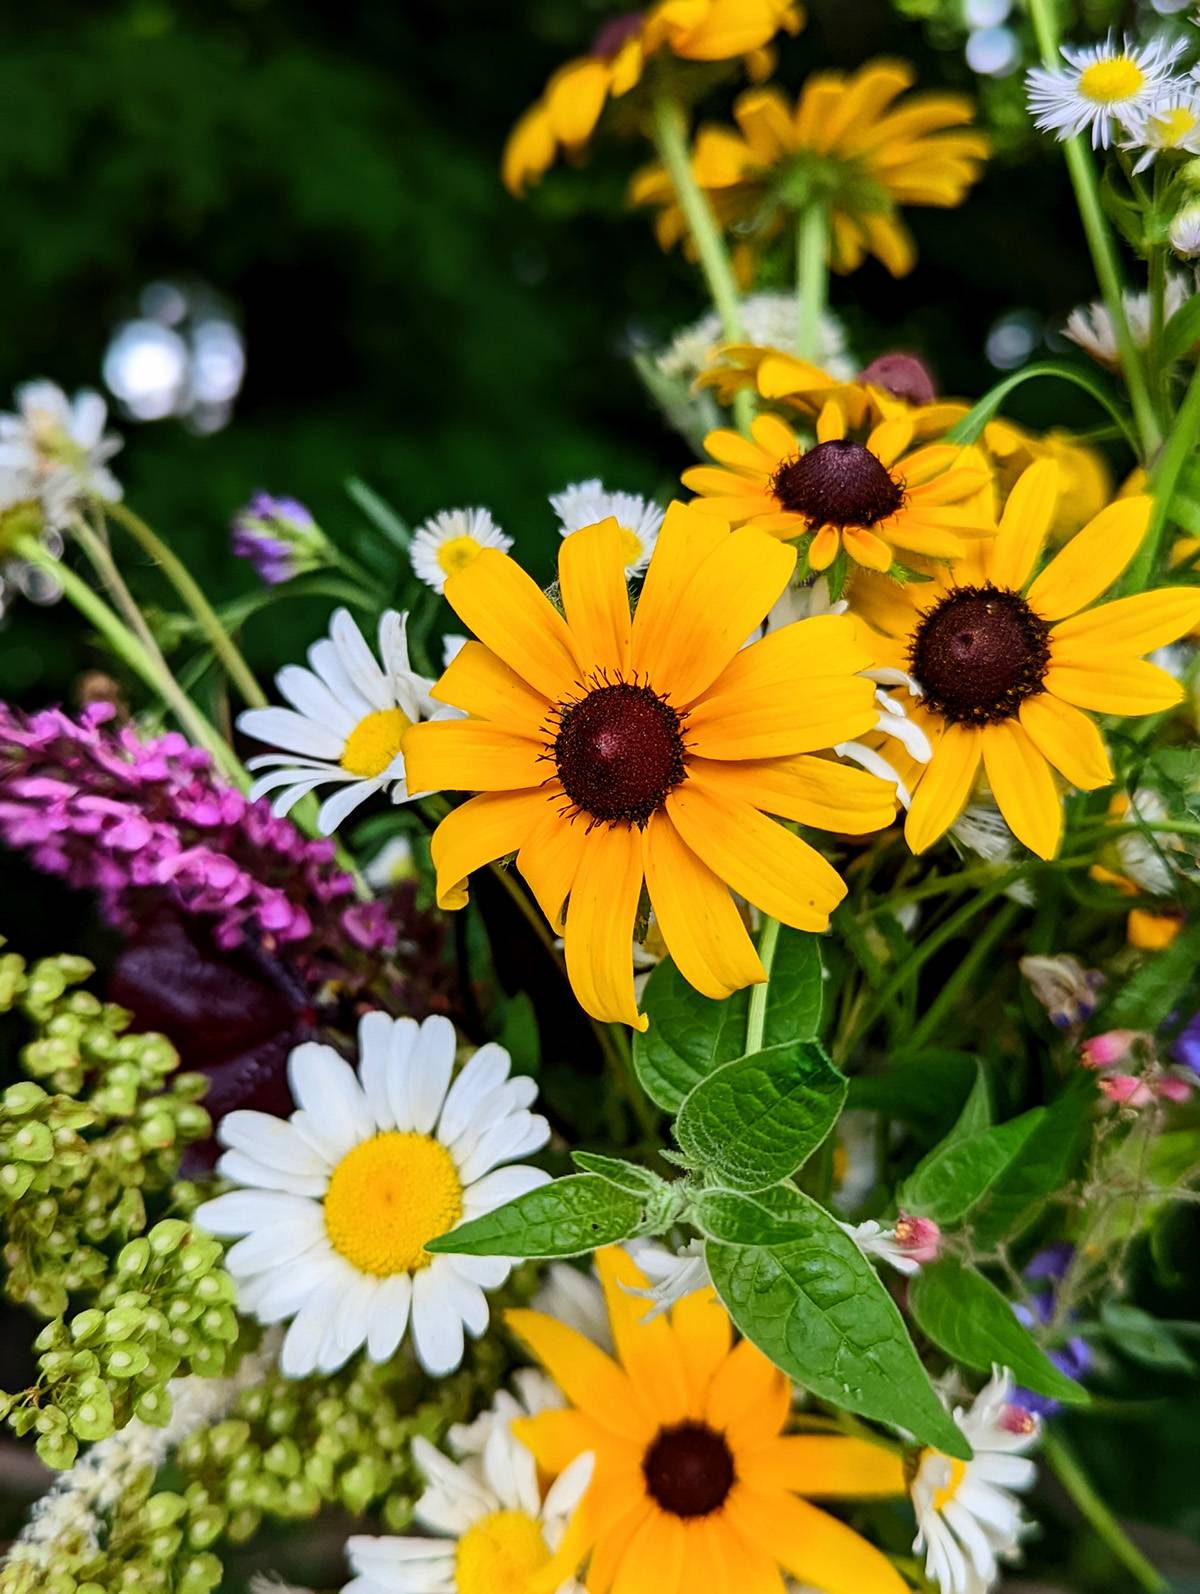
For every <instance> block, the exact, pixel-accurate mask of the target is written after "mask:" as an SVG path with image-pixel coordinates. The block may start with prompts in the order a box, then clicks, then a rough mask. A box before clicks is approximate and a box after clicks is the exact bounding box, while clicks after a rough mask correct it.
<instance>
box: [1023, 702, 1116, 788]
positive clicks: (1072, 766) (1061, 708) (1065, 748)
mask: <svg viewBox="0 0 1200 1594" xmlns="http://www.w3.org/2000/svg"><path fill="white" fill-rule="evenodd" d="M1020 718H1021V724H1022V726H1023V727H1024V729H1025V734H1026V735H1027V736H1028V737H1029V740H1030V741H1031V742H1032V743H1033V745H1034V746H1035V747H1036V748H1037V750H1038V752H1039V753H1041V755H1042V757H1043V758H1048V759H1049V760H1050V762H1051V763H1052V764H1053V765H1054V767H1055V769H1057V770H1058V771H1059V772H1060V773H1061V774H1063V775H1065V776H1066V778H1067V779H1068V780H1069V781H1070V782H1071V784H1072V786H1077V787H1078V788H1079V790H1080V791H1095V790H1096V788H1097V787H1099V786H1107V785H1109V783H1110V782H1111V781H1112V780H1113V769H1112V765H1111V763H1110V762H1109V759H1108V750H1107V748H1106V747H1105V745H1104V738H1103V736H1101V734H1100V731H1099V729H1098V727H1097V726H1096V725H1095V723H1094V722H1093V721H1092V720H1090V719H1089V718H1088V717H1087V715H1086V714H1083V713H1081V712H1080V710H1079V709H1077V708H1072V707H1071V705H1070V704H1069V703H1064V702H1062V700H1061V699H1060V698H1057V697H1055V696H1054V695H1053V694H1052V693H1050V692H1039V693H1038V695H1037V696H1036V697H1030V698H1026V700H1025V702H1024V703H1022V704H1021V712H1020Z"/></svg>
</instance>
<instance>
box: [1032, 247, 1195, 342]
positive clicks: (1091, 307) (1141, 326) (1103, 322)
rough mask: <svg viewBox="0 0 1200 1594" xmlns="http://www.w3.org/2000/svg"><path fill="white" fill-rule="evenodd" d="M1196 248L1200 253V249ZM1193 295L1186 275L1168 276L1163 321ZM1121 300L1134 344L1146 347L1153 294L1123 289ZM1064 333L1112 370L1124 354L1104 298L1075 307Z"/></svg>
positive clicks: (1148, 340)
mask: <svg viewBox="0 0 1200 1594" xmlns="http://www.w3.org/2000/svg"><path fill="white" fill-rule="evenodd" d="M1177 219H1178V218H1177ZM1172 247H1174V246H1173V245H1172ZM1197 252H1198V253H1200V249H1198V251H1197ZM1191 296H1192V290H1191V288H1190V287H1189V286H1188V283H1187V281H1186V279H1185V278H1183V277H1178V276H1172V277H1168V278H1167V285H1166V291H1165V293H1164V294H1163V321H1164V323H1165V322H1167V321H1169V320H1170V319H1171V317H1172V316H1173V315H1174V314H1175V312H1176V310H1178V309H1179V308H1180V306H1181V305H1183V304H1185V303H1186V302H1187V300H1188V299H1190V298H1191ZM1121 302H1122V304H1123V305H1124V307H1125V319H1126V320H1127V321H1128V322H1129V331H1130V333H1131V334H1132V337H1133V342H1134V347H1135V348H1138V349H1144V348H1146V347H1147V346H1148V345H1149V342H1150V295H1149V294H1148V293H1124V294H1122V295H1121ZM1063 333H1064V335H1065V336H1066V337H1068V338H1070V340H1071V342H1072V343H1077V344H1078V345H1079V347H1080V348H1081V349H1083V350H1084V351H1085V352H1086V353H1087V354H1090V355H1091V357H1092V359H1093V360H1095V361H1096V363H1097V364H1098V365H1105V366H1107V367H1108V368H1109V369H1110V370H1112V371H1115V370H1116V369H1117V367H1118V366H1119V365H1120V363H1121V355H1120V351H1119V350H1118V348H1117V333H1116V328H1115V327H1114V326H1113V319H1112V316H1111V315H1110V314H1109V311H1108V307H1107V305H1106V304H1105V303H1104V300H1103V299H1095V300H1093V301H1092V303H1091V304H1081V305H1079V306H1077V307H1076V308H1075V309H1074V310H1072V311H1071V314H1070V315H1069V316H1068V317H1067V323H1066V325H1065V326H1064V327H1063Z"/></svg>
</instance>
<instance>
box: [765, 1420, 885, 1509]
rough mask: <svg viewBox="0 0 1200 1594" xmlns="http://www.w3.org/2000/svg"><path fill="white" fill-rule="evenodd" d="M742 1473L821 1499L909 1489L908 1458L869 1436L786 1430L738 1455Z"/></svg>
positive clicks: (869, 1496)
mask: <svg viewBox="0 0 1200 1594" xmlns="http://www.w3.org/2000/svg"><path fill="white" fill-rule="evenodd" d="M738 1476H739V1477H742V1478H744V1479H745V1480H746V1482H747V1483H750V1484H753V1485H762V1486H766V1487H768V1488H769V1487H771V1486H772V1485H773V1486H774V1487H775V1488H778V1489H788V1490H790V1491H791V1492H793V1493H795V1494H803V1495H807V1496H809V1497H810V1498H816V1499H822V1498H825V1499H830V1500H836V1499H846V1500H871V1499H882V1498H887V1497H889V1496H892V1495H905V1494H907V1493H908V1486H907V1484H906V1482H905V1477H904V1460H903V1457H902V1456H900V1455H898V1454H897V1453H896V1452H895V1451H894V1450H887V1449H885V1448H884V1446H883V1445H876V1444H871V1443H870V1442H869V1441H867V1440H865V1439H849V1438H843V1437H842V1436H841V1435H834V1434H787V1435H785V1436H783V1437H782V1438H779V1439H776V1440H774V1441H773V1442H772V1443H771V1444H769V1445H764V1446H763V1448H762V1449H761V1450H757V1451H755V1452H754V1454H753V1456H752V1457H751V1456H748V1457H746V1458H745V1459H739V1463H738Z"/></svg>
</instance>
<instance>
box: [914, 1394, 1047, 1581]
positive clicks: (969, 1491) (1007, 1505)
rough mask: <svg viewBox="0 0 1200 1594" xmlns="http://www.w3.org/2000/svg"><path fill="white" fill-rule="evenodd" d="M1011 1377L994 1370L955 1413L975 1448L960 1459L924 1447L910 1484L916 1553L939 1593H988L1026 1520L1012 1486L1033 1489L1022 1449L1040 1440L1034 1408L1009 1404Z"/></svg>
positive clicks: (1032, 1468)
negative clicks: (966, 1458)
mask: <svg viewBox="0 0 1200 1594" xmlns="http://www.w3.org/2000/svg"><path fill="white" fill-rule="evenodd" d="M1012 1390H1013V1376H1012V1374H1011V1373H1010V1372H1009V1371H1008V1370H1007V1369H1004V1370H1001V1369H999V1368H997V1369H995V1370H994V1371H993V1373H992V1377H991V1379H990V1381H989V1382H988V1384H987V1385H986V1386H985V1387H984V1388H983V1389H982V1390H981V1391H980V1393H979V1394H978V1395H977V1396H976V1398H975V1402H974V1404H973V1405H972V1407H971V1409H970V1411H964V1410H963V1409H962V1407H961V1406H959V1407H956V1408H955V1411H954V1420H955V1422H956V1423H957V1424H958V1426H959V1427H960V1428H961V1429H962V1431H963V1433H964V1434H965V1435H966V1436H967V1439H968V1440H969V1441H970V1444H971V1448H972V1450H973V1451H974V1452H975V1453H974V1455H973V1457H972V1458H971V1460H970V1461H957V1460H955V1459H953V1458H952V1457H950V1456H945V1455H942V1453H941V1452H940V1451H938V1450H923V1451H922V1452H921V1455H920V1457H919V1459H918V1463H917V1470H916V1473H915V1474H914V1476H913V1481H912V1486H911V1491H912V1502H913V1509H914V1510H915V1511H916V1514H917V1526H918V1533H917V1537H916V1540H915V1541H914V1543H913V1550H914V1552H915V1553H916V1554H918V1555H920V1554H922V1553H924V1555H925V1573H926V1576H927V1577H929V1578H931V1579H932V1580H933V1581H934V1582H936V1583H937V1585H938V1587H939V1588H940V1589H941V1591H942V1594H986V1591H987V1590H988V1589H990V1588H992V1587H993V1586H994V1584H995V1583H996V1582H997V1580H998V1579H999V1576H1000V1562H1001V1561H1009V1560H1012V1559H1014V1557H1015V1554H1016V1551H1017V1547H1018V1545H1019V1544H1020V1541H1021V1537H1022V1535H1023V1534H1024V1532H1025V1530H1026V1523H1025V1521H1024V1519H1023V1518H1022V1515H1021V1504H1020V1501H1019V1500H1017V1499H1016V1497H1015V1495H1013V1494H1012V1493H1011V1492H1010V1491H1011V1490H1014V1489H1028V1488H1029V1486H1030V1484H1031V1483H1032V1482H1033V1480H1034V1478H1035V1476H1036V1475H1037V1468H1036V1466H1035V1465H1034V1463H1033V1462H1032V1461H1030V1460H1029V1459H1028V1458H1027V1457H1025V1456H1024V1455H1023V1454H1022V1452H1023V1451H1026V1450H1028V1449H1029V1448H1030V1447H1031V1446H1032V1445H1034V1444H1036V1442H1037V1439H1038V1435H1039V1432H1040V1424H1039V1422H1038V1419H1037V1417H1035V1416H1034V1415H1033V1413H1032V1412H1028V1411H1024V1410H1023V1409H1022V1408H1021V1407H1019V1406H1014V1405H1012V1404H1011V1401H1010V1396H1011V1394H1012Z"/></svg>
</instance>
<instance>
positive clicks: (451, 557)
mask: <svg viewBox="0 0 1200 1594" xmlns="http://www.w3.org/2000/svg"><path fill="white" fill-rule="evenodd" d="M511 547H512V538H511V537H506V536H505V535H504V533H503V532H502V531H501V530H500V528H499V526H497V524H496V522H495V521H494V520H493V519H492V516H491V511H490V510H487V509H443V510H440V511H439V512H438V513H437V514H436V515H431V516H430V518H429V519H428V520H427V521H425V522H424V524H423V525H421V526H418V528H417V530H416V533H415V535H414V536H413V540H412V546H411V547H410V548H409V550H408V557H409V559H410V560H411V561H412V567H413V572H414V574H415V575H416V576H417V578H418V580H420V581H423V582H424V583H425V585H426V586H427V587H432V588H433V590H434V591H435V592H444V591H445V589H446V581H447V578H448V577H450V576H452V575H454V574H455V572H456V571H458V570H464V569H465V568H466V567H467V565H469V564H470V563H471V561H472V559H474V558H475V556H476V554H478V553H481V552H482V551H483V549H484V548H499V550H500V552H501V553H507V552H508V550H509V549H510V548H511Z"/></svg>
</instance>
